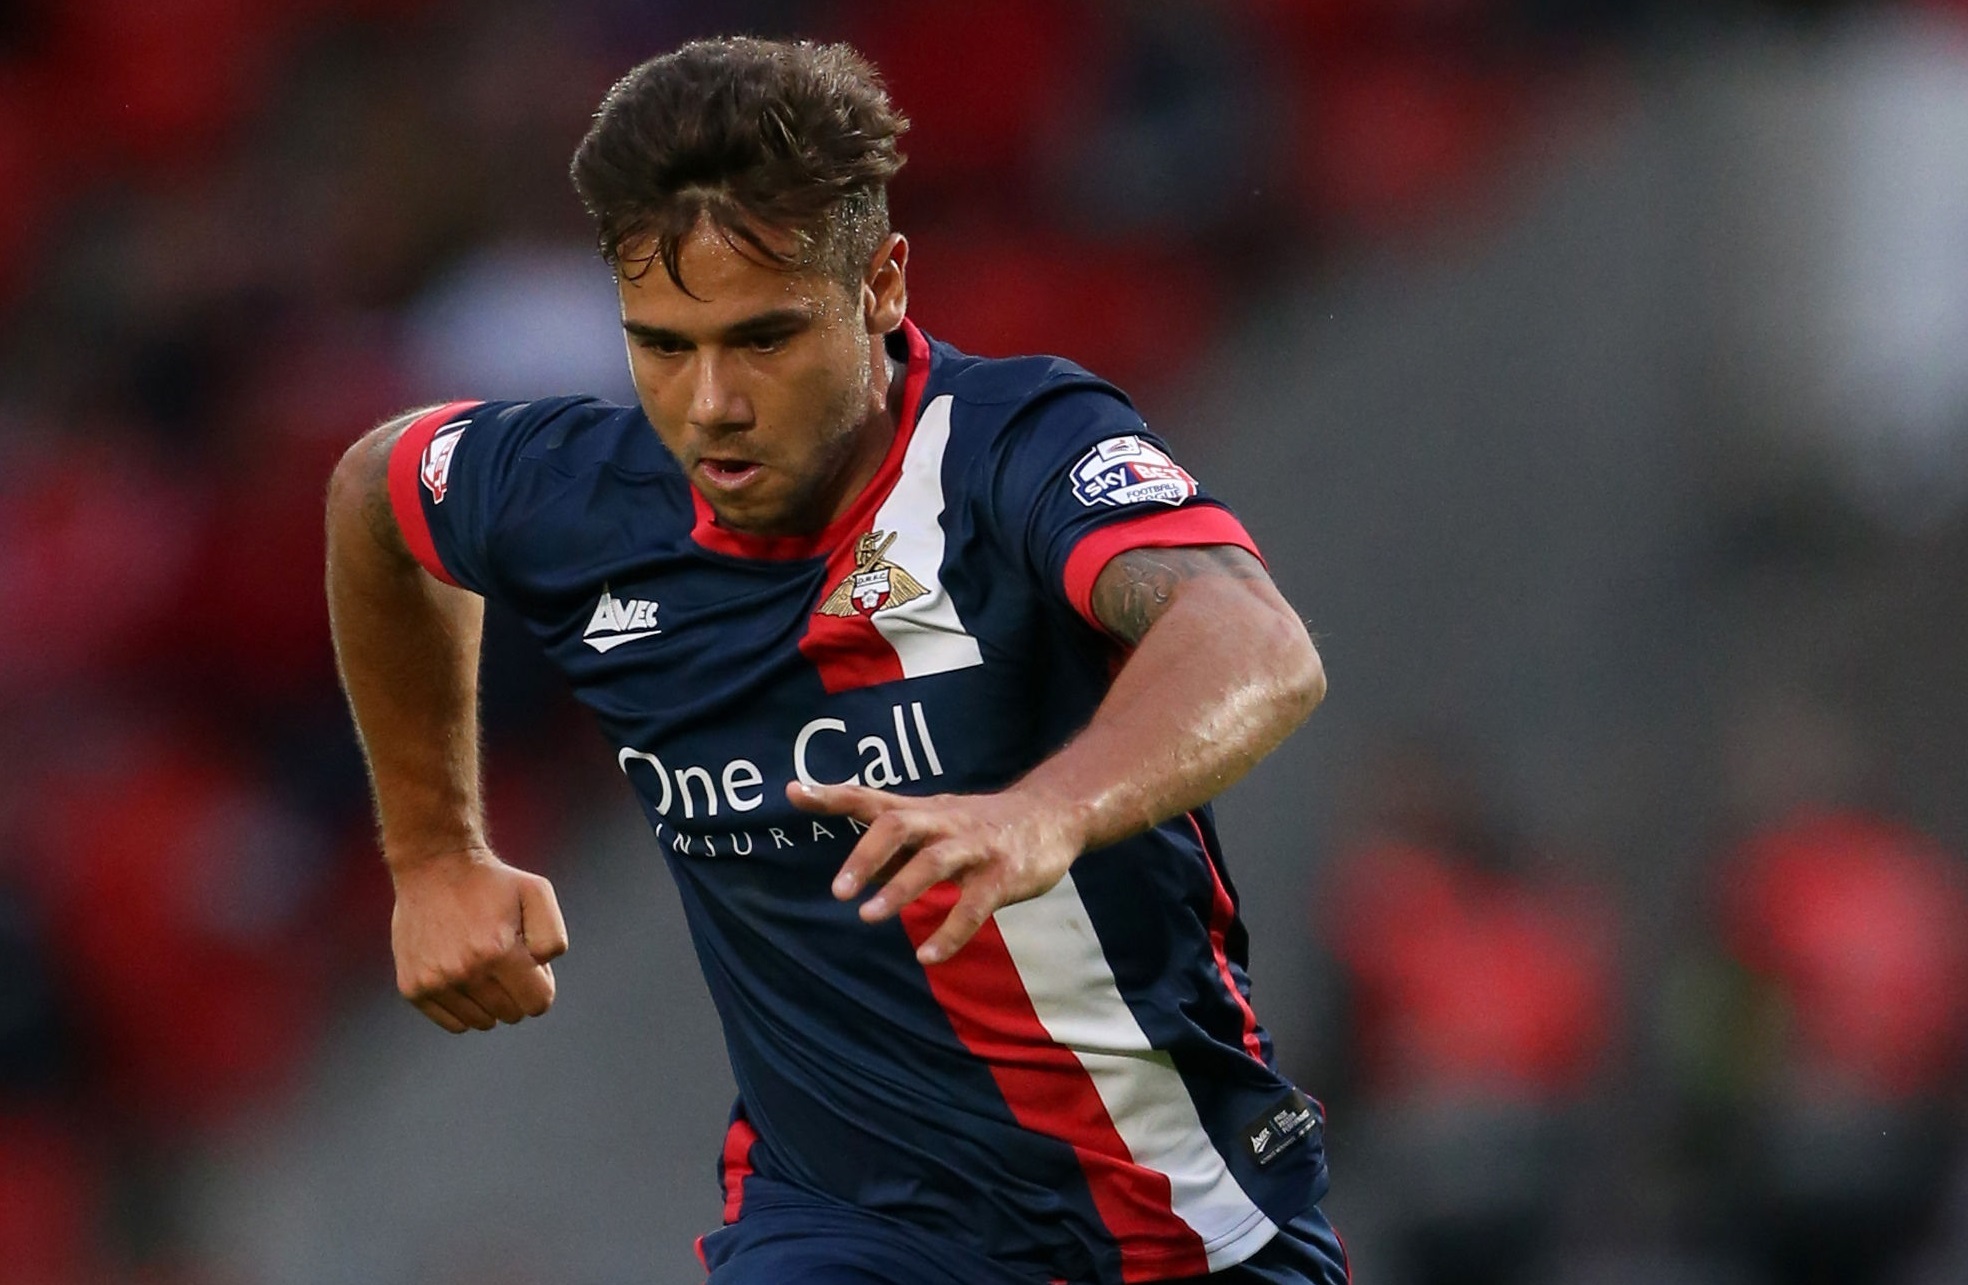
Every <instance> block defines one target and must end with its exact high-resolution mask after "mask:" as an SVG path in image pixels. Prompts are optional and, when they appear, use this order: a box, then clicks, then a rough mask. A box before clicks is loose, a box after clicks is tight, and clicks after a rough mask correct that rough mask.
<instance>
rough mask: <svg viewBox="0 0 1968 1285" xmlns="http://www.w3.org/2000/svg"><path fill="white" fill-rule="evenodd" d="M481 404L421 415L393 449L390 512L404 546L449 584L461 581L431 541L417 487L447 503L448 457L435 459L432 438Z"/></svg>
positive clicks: (449, 404) (456, 405)
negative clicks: (458, 417)
mask: <svg viewBox="0 0 1968 1285" xmlns="http://www.w3.org/2000/svg"><path fill="white" fill-rule="evenodd" d="M482 405H484V403H483V402H447V403H445V404H444V405H442V406H439V407H438V408H437V409H436V410H433V411H428V412H426V413H425V414H422V415H419V416H418V417H417V418H416V419H415V420H414V421H412V422H411V424H410V427H408V428H406V429H404V430H403V434H402V436H400V437H398V438H397V439H396V445H395V446H394V447H392V448H391V449H390V461H389V493H390V509H391V510H392V511H393V512H394V513H395V514H396V525H397V528H398V529H399V530H401V531H402V532H403V543H404V544H405V545H407V546H409V549H410V552H411V554H412V556H414V557H415V558H416V559H417V561H418V562H420V563H422V564H423V567H424V570H426V571H428V572H430V573H431V574H432V575H434V576H436V577H437V578H438V579H439V580H442V581H443V582H444V583H445V584H449V585H455V584H457V583H458V581H457V579H456V578H455V577H454V576H452V574H451V573H450V571H448V570H446V569H445V566H444V560H443V559H442V558H440V557H438V556H437V542H436V541H435V540H433V539H432V538H431V529H430V520H429V519H428V518H426V517H425V516H424V501H423V497H422V496H420V495H418V494H417V488H418V487H420V486H421V487H423V488H424V489H426V490H428V491H429V492H430V493H431V494H432V495H433V496H434V497H435V498H436V502H437V503H440V504H441V503H443V502H444V483H445V479H446V478H448V477H449V475H450V467H449V456H446V457H445V458H444V459H443V460H436V459H433V458H432V453H431V438H433V437H434V436H436V434H437V430H438V429H440V428H444V427H447V426H448V425H449V424H450V423H451V422H452V421H453V420H454V419H455V418H456V417H457V416H459V415H461V414H463V413H464V412H466V411H468V410H470V409H471V408H472V407H474V406H482ZM460 587H461V588H462V587H463V586H460Z"/></svg>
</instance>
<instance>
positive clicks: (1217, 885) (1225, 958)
mask: <svg viewBox="0 0 1968 1285" xmlns="http://www.w3.org/2000/svg"><path fill="white" fill-rule="evenodd" d="M1189 828H1190V829H1192V830H1194V831H1195V832H1196V845H1197V846H1198V847H1200V848H1201V849H1202V850H1203V864H1204V865H1206V866H1208V867H1209V873H1210V887H1211V889H1212V892H1211V894H1210V926H1209V938H1210V949H1211V950H1212V951H1214V952H1215V954H1216V971H1217V972H1218V973H1220V974H1221V975H1222V977H1223V989H1225V990H1227V991H1229V992H1230V998H1231V999H1233V1000H1235V1001H1236V1002H1237V1007H1238V1008H1240V1009H1242V1010H1243V1013H1244V1052H1246V1053H1248V1054H1250V1055H1251V1057H1253V1058H1255V1059H1256V1060H1257V1061H1258V1062H1260V1063H1261V1062H1263V1061H1264V1045H1263V1044H1261V1043H1259V1042H1258V1038H1257V1013H1256V1012H1255V1011H1254V1010H1253V1009H1252V1008H1251V1006H1250V1001H1249V1000H1248V999H1245V998H1244V992H1243V989H1242V988H1241V987H1239V986H1238V985H1237V975H1236V974H1235V973H1233V972H1231V971H1230V952H1229V950H1228V949H1227V948H1226V947H1225V945H1224V938H1225V936H1226V935H1227V934H1228V933H1229V931H1230V921H1231V920H1232V919H1234V918H1236V915H1237V907H1236V906H1235V905H1234V904H1232V902H1231V900H1230V890H1229V889H1228V888H1226V887H1224V886H1223V876H1222V875H1220V874H1218V873H1217V870H1216V861H1215V860H1214V859H1213V858H1212V857H1211V856H1210V850H1209V844H1208V843H1207V842H1205V841H1204V839H1203V827H1202V823H1201V822H1199V821H1197V820H1196V814H1195V813H1193V812H1191V813H1189Z"/></svg>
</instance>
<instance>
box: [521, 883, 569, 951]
mask: <svg viewBox="0 0 1968 1285" xmlns="http://www.w3.org/2000/svg"><path fill="white" fill-rule="evenodd" d="M519 937H520V940H521V941H523V942H525V943H526V951H527V953H528V954H530V955H532V956H533V959H534V962H536V963H541V964H544V963H546V962H547V961H548V960H550V959H559V958H560V957H561V956H562V955H564V954H566V953H567V922H566V921H565V920H563V919H562V918H561V917H560V902H559V901H557V900H555V899H554V890H553V885H552V884H550V883H548V882H547V881H546V880H545V879H539V878H534V879H528V880H526V881H525V882H524V883H522V884H520V886H519Z"/></svg>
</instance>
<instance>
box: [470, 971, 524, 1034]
mask: <svg viewBox="0 0 1968 1285" xmlns="http://www.w3.org/2000/svg"><path fill="white" fill-rule="evenodd" d="M460 989H461V990H463V991H464V992H465V994H467V995H469V996H471V1001H472V1003H474V1004H476V1005H478V1006H479V1007H480V1008H482V1009H484V1010H485V1011H486V1013H487V1014H489V1015H490V1016H491V1017H492V1018H494V1019H495V1020H497V1021H501V1022H504V1023H506V1024H507V1025H511V1024H512V1023H514V1022H517V1021H519V1020H520V1019H521V1018H523V1017H525V1016H526V1013H525V1010H523V1009H521V1008H520V1006H519V1003H518V1001H517V1000H515V999H513V997H512V996H511V995H509V994H507V993H506V988H505V987H504V986H502V985H500V984H499V979H498V977H497V976H496V975H489V976H485V977H479V978H475V979H473V980H472V981H469V982H466V983H465V984H464V985H463V986H462V987H460Z"/></svg>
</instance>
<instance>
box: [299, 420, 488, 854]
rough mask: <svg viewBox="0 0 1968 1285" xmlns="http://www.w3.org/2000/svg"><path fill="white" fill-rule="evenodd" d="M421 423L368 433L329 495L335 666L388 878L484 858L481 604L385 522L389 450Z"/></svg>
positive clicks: (389, 518)
mask: <svg viewBox="0 0 1968 1285" xmlns="http://www.w3.org/2000/svg"><path fill="white" fill-rule="evenodd" d="M413 419H415V415H414V414H412V415H406V416H403V417H402V418H400V419H396V420H392V421H391V422H390V423H387V424H385V425H383V426H382V427H381V428H378V429H376V430H375V431H373V432H371V433H369V434H368V435H366V436H365V437H363V438H362V440H361V441H359V442H357V443H356V444H355V445H354V446H353V447H352V448H350V450H349V452H348V454H346V455H345V456H343V457H342V462H341V464H340V466H339V467H337V468H336V470H335V474H334V477H333V479H332V480H331V481H330V483H329V488H328V612H329V619H330V622H331V627H332V629H333V631H334V635H335V659H336V663H337V666H338V667H339V668H340V670H341V675H342V686H343V688H344V689H345V690H346V691H347V693H348V699H349V707H350V709H351V710H352V711H353V712H354V714H355V723H356V728H357V731H358V732H359V733H360V735H361V738H362V748H363V753H364V755H365V756H366V757H367V760H368V764H369V775H370V779H371V782H372V783H373V785H374V787H375V793H376V811H377V814H378V817H379V819H380V821H381V824H382V836H383V854H384V858H385V859H386V860H387V861H388V862H389V863H390V866H391V868H392V869H395V868H396V867H398V866H399V865H407V864H410V863H414V862H416V861H419V860H422V859H425V858H430V857H442V856H446V855H449V854H452V853H456V852H463V851H470V850H474V849H482V848H484V847H485V822H484V810H483V806H482V805H481V803H480V800H479V783H478V647H479V638H480V631H481V629H482V628H483V625H484V620H485V600H484V599H482V598H480V597H479V596H478V595H477V594H474V593H468V592H466V591H465V590H463V589H459V588H455V587H454V586H451V585H448V584H445V583H443V582H442V581H440V580H438V579H436V578H435V577H434V576H432V575H430V574H429V573H428V572H426V571H425V570H424V569H423V568H422V567H420V566H418V565H417V562H416V559H414V558H413V557H411V556H410V550H409V549H408V547H406V546H405V544H404V542H403V533H402V532H401V531H399V530H398V529H397V525H396V517H395V515H394V514H393V513H392V512H391V511H390V498H389V455H390V448H391V447H392V446H394V445H395V444H396V439H397V438H398V437H400V436H402V434H403V430H404V429H405V428H406V427H407V426H408V425H409V423H410V422H411V421H412V420H413Z"/></svg>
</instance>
